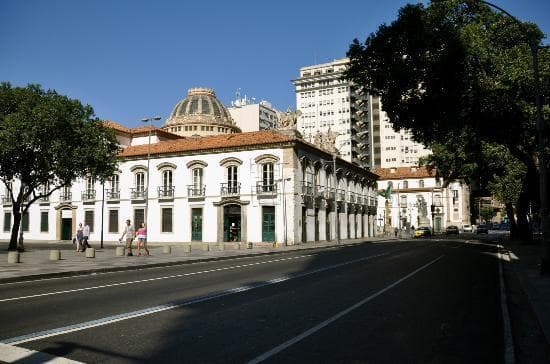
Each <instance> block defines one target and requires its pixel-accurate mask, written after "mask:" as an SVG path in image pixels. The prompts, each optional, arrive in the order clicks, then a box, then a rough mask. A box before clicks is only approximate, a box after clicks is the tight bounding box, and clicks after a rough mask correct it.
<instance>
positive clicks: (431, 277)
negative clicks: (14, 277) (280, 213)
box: [0, 239, 505, 363]
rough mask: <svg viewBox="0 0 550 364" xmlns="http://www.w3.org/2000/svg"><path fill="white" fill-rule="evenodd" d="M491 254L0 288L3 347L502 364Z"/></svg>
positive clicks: (159, 273) (193, 267) (443, 243)
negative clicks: (8, 344) (5, 345)
mask: <svg viewBox="0 0 550 364" xmlns="http://www.w3.org/2000/svg"><path fill="white" fill-rule="evenodd" d="M496 253H497V248H496V247H495V246H491V245H489V244H468V243H464V242H463V241H458V240H452V239H443V240H440V239H431V240H414V241H401V242H395V243H379V244H370V243H366V244H361V245H357V246H352V247H345V248H344V247H339V248H330V249H323V250H315V251H306V252H299V251H297V252H289V253H284V254H280V255H270V256H263V257H254V258H236V259H232V260H224V261H220V262H208V263H197V264H186V265H182V266H175V267H165V268H154V269H144V270H140V271H131V272H117V273H106V274H96V275H90V276H80V277H71V278H59V279H48V280H42V281H35V282H25V283H18V284H3V285H0V322H1V325H0V342H3V343H11V344H14V345H17V346H19V347H24V348H29V349H33V350H37V351H42V352H47V353H50V354H53V355H56V356H63V357H66V358H70V359H73V360H78V361H83V362H90V363H91V362H102V363H109V362H113V363H123V362H180V363H181V362H186V363H187V362H189V363H192V362H196V363H209V362H219V363H222V362H223V363H232V362H235V363H243V362H250V361H251V362H260V361H264V360H265V362H296V363H298V362H299V363H305V362H315V363H319V362H341V363H363V362H368V363H398V362H399V363H401V362H407V363H500V362H502V361H503V353H504V349H505V347H504V341H503V323H502V315H501V312H500V294H499V290H500V286H499V275H498V259H497V257H496Z"/></svg>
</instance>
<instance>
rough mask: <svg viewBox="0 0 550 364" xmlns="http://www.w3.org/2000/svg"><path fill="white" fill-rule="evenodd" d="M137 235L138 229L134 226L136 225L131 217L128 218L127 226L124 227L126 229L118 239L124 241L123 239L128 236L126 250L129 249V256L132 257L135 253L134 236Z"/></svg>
mask: <svg viewBox="0 0 550 364" xmlns="http://www.w3.org/2000/svg"><path fill="white" fill-rule="evenodd" d="M135 235H136V229H135V228H134V225H132V222H131V221H130V219H128V220H126V226H125V227H124V231H123V232H122V236H121V237H120V239H118V241H120V242H122V239H124V236H126V250H127V256H129V257H131V256H133V255H134V254H133V253H132V241H133V240H134V237H135Z"/></svg>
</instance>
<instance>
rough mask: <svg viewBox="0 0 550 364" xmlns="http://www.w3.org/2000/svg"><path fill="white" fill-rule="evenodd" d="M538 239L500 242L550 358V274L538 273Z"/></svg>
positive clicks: (539, 249)
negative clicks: (538, 326)
mask: <svg viewBox="0 0 550 364" xmlns="http://www.w3.org/2000/svg"><path fill="white" fill-rule="evenodd" d="M540 243H541V242H540V240H539V241H535V242H521V241H506V240H504V239H503V240H502V241H501V244H502V245H503V246H504V247H505V248H506V250H507V251H508V252H509V255H510V261H511V268H512V272H513V273H514V274H515V276H516V278H517V280H518V281H519V284H520V286H521V288H522V289H523V291H524V293H525V295H526V296H527V300H528V302H529V304H530V305H531V307H532V309H533V312H534V314H535V316H536V318H537V320H538V322H539V325H540V328H541V330H542V332H543V334H544V336H545V339H546V348H545V352H546V355H547V358H548V359H549V360H550V276H549V275H545V276H542V275H541V274H540V271H539V269H540V254H541V246H540Z"/></svg>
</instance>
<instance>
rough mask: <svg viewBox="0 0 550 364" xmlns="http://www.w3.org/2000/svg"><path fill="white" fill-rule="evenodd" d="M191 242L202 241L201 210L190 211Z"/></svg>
mask: <svg viewBox="0 0 550 364" xmlns="http://www.w3.org/2000/svg"><path fill="white" fill-rule="evenodd" d="M191 240H194V241H202V209H191Z"/></svg>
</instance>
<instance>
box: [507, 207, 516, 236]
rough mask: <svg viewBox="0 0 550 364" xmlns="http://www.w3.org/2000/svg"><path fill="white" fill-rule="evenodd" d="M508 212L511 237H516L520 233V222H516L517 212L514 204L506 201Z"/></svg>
mask: <svg viewBox="0 0 550 364" xmlns="http://www.w3.org/2000/svg"><path fill="white" fill-rule="evenodd" d="M505 206H506V214H507V215H508V221H509V223H510V238H511V239H515V237H516V236H517V235H518V224H517V223H516V214H515V211H514V205H512V203H511V202H507V203H506V205H505Z"/></svg>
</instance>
